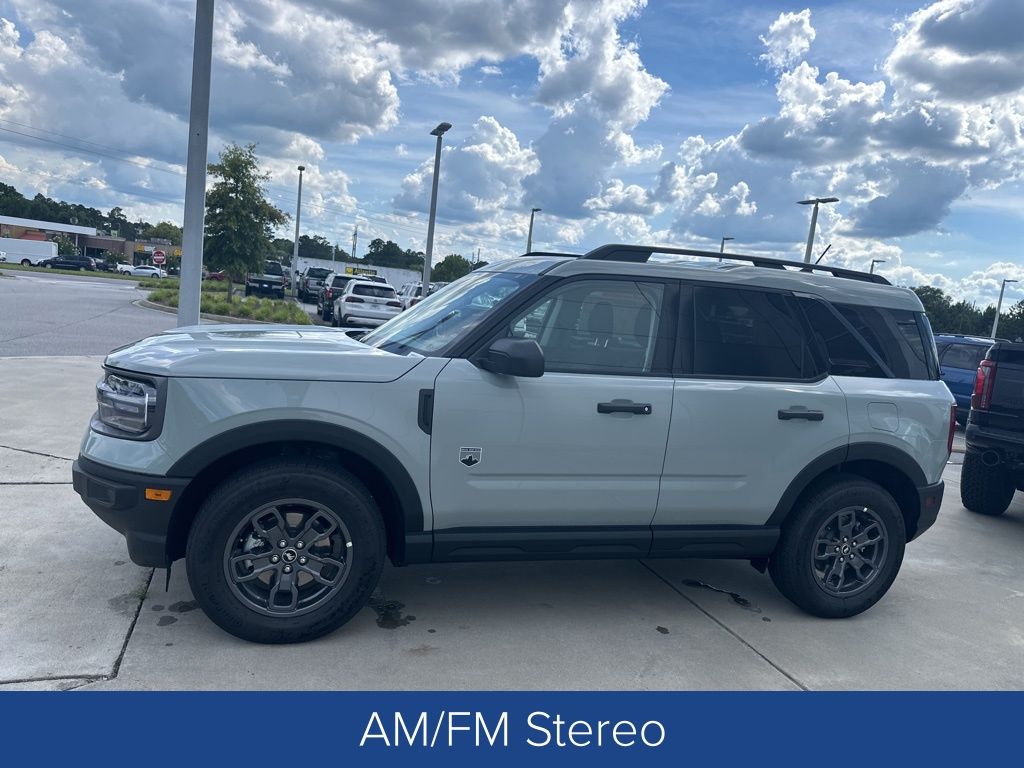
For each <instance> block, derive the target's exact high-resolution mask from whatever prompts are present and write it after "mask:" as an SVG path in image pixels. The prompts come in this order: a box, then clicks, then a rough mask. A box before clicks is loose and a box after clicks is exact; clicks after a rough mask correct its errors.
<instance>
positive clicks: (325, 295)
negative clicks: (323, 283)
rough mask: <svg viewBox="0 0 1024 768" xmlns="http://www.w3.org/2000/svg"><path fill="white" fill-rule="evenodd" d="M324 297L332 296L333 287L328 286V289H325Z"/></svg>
mask: <svg viewBox="0 0 1024 768" xmlns="http://www.w3.org/2000/svg"><path fill="white" fill-rule="evenodd" d="M324 298H325V299H329V298H331V289H330V288H328V289H327V290H326V291H324Z"/></svg>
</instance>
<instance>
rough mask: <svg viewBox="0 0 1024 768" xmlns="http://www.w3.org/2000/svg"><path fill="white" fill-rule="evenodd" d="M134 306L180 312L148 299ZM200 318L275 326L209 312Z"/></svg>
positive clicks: (138, 301)
mask: <svg viewBox="0 0 1024 768" xmlns="http://www.w3.org/2000/svg"><path fill="white" fill-rule="evenodd" d="M132 304H134V305H135V306H137V307H142V308H143V309H155V310H156V311H157V312H166V313H167V314H169V315H176V314H178V310H177V309H175V308H174V307H168V306H165V305H163V304H155V303H153V302H152V301H149V300H148V299H137V300H135V301H133V302H132ZM199 317H201V318H202V319H203V320H214V321H216V322H218V323H228V324H234V323H251V324H253V325H274V323H271V322H270V321H268V320H253V319H252V318H249V317H228V316H226V315H211V314H210V313H209V312H200V313H199Z"/></svg>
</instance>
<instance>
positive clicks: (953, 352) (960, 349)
mask: <svg viewBox="0 0 1024 768" xmlns="http://www.w3.org/2000/svg"><path fill="white" fill-rule="evenodd" d="M987 351H988V347H983V346H981V345H980V344H951V345H950V347H949V348H948V349H947V350H946V352H945V354H944V355H943V356H942V364H943V365H944V366H949V367H950V368H966V369H968V370H971V371H975V370H977V369H978V364H979V363H981V361H982V359H983V358H984V357H985V352H987Z"/></svg>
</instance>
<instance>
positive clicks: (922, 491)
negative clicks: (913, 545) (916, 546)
mask: <svg viewBox="0 0 1024 768" xmlns="http://www.w3.org/2000/svg"><path fill="white" fill-rule="evenodd" d="M945 487H946V484H945V483H944V482H942V481H941V480H940V481H939V482H937V483H935V484H934V485H925V486H922V487H920V488H918V489H917V495H918V498H919V499H920V504H919V505H918V509H919V510H920V511H919V512H918V515H917V527H916V528H915V529H914V530H912V531H908V534H909V535H908V536H907V541H913V540H914V539H916V538H917V537H918V536H920V535H921V534H922V533H924V532H925V531H927V530H928V529H929V528H931V527H932V526H933V525H935V520H936V519H937V518H938V517H939V508H940V507H941V506H942V494H943V492H944V491H945Z"/></svg>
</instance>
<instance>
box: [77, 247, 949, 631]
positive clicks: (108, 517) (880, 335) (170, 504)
mask: <svg viewBox="0 0 1024 768" xmlns="http://www.w3.org/2000/svg"><path fill="white" fill-rule="evenodd" d="M678 256H702V257H703V256H709V257H711V261H710V263H709V264H704V263H699V262H698V261H695V260H688V261H687V260H681V259H678V258H675V257H678ZM718 258H719V254H717V253H711V254H709V253H705V252H701V251H690V250H685V249H658V248H652V247H640V246H620V245H611V246H604V247H601V248H598V249H596V250H594V251H591V252H590V253H587V254H586V255H584V256H582V257H573V256H568V255H539V256H538V255H531V256H527V257H523V258H519V259H511V260H507V261H504V262H500V263H496V264H492V265H490V266H488V267H486V268H484V269H480V270H477V271H474V272H473V273H471V274H470V275H468V276H466V277H464V278H462V279H461V280H459V281H458V282H456V283H453V284H452V285H451V286H449V287H448V288H446V289H445V290H444V291H441V292H439V293H437V294H435V295H433V296H431V297H429V298H428V299H426V300H424V301H423V302H421V303H420V304H418V305H416V306H415V307H414V308H412V309H411V310H408V311H406V312H404V313H403V314H401V315H399V316H398V317H396V318H395V319H393V320H391V321H389V322H388V323H386V324H384V325H382V326H381V327H379V328H377V329H375V330H373V331H371V332H369V333H368V334H367V335H365V336H363V337H362V338H361V340H355V339H353V338H351V337H350V336H349V335H347V334H345V333H343V332H341V331H335V330H331V329H327V328H309V327H308V326H297V327H262V328H254V327H253V326H251V325H250V326H209V325H206V326H201V327H194V328H186V329H177V330H173V331H168V332H166V333H163V334H160V335H158V336H153V337H151V338H148V339H145V340H143V341H140V342H138V343H136V344H134V345H131V346H129V347H125V348H123V349H119V350H116V351H114V352H113V353H111V354H110V355H109V356H108V358H107V360H106V363H105V366H104V368H105V373H104V375H103V378H102V379H101V380H100V382H99V384H98V385H97V398H98V410H97V413H96V415H95V417H94V418H93V420H92V423H91V425H90V427H89V430H88V432H87V433H86V435H85V438H84V440H83V442H82V449H81V456H80V457H79V459H78V461H77V462H76V463H75V465H74V485H75V489H76V490H77V491H78V492H79V493H80V494H81V496H82V498H83V499H84V500H85V502H86V503H87V504H88V505H89V506H90V507H91V508H92V509H93V510H94V511H95V512H96V514H97V515H99V516H100V517H101V518H102V519H103V520H105V521H106V522H107V523H109V524H110V525H111V526H113V527H114V528H116V529H117V530H119V531H121V532H123V533H124V535H125V537H126V538H127V542H128V551H129V553H130V555H131V557H132V559H133V560H134V561H135V562H136V563H138V564H140V565H146V566H156V567H169V566H170V564H171V563H172V562H173V561H174V560H177V559H179V558H185V560H186V566H187V570H188V578H189V583H190V585H191V587H192V590H193V592H194V594H195V597H196V599H197V600H198V601H199V604H200V605H201V606H202V608H203V609H204V610H205V611H206V613H207V615H208V616H209V617H210V618H211V619H213V621H215V622H216V623H217V624H219V625H220V626H221V627H223V628H224V629H225V630H227V631H228V632H231V633H233V634H235V635H237V636H239V637H243V638H246V639H249V640H255V641H260V642H293V641H300V640H308V639H310V638H314V637H317V636H319V635H323V634H325V633H327V632H330V631H331V630H333V629H335V628H337V627H339V626H341V625H342V624H344V623H345V622H346V621H348V620H349V619H350V618H351V617H352V616H353V615H354V614H355V613H356V612H357V611H359V610H360V609H361V608H362V607H363V606H364V605H365V604H366V602H367V600H368V598H369V596H370V594H371V592H372V591H373V589H374V587H375V585H376V584H377V581H378V579H379V578H380V574H381V570H382V568H383V566H384V560H385V557H388V558H390V560H391V562H392V563H394V564H395V565H405V564H409V563H425V562H459V561H471V560H530V559H542V558H657V557H701V558H742V559H748V560H750V561H751V562H752V563H753V564H754V565H755V566H756V567H757V568H759V569H761V570H762V571H764V570H767V572H768V573H769V574H770V575H771V578H772V579H773V581H774V582H775V584H776V585H777V586H778V588H779V590H780V591H781V592H782V593H783V594H785V595H786V596H787V597H788V598H789V599H790V600H792V601H793V602H795V603H796V604H797V605H799V606H800V607H802V608H803V609H805V610H806V611H809V612H810V613H812V614H815V615H818V616H826V617H843V616H852V615H854V614H857V613H860V612H861V611H864V610H865V609H867V608H869V607H870V606H871V605H873V604H874V603H875V602H876V601H878V600H879V599H880V598H881V597H882V596H883V595H884V594H885V592H886V591H887V590H888V589H889V586H890V585H891V584H892V582H893V580H894V579H895V578H896V574H897V572H898V571H899V568H900V564H901V562H902V559H903V551H904V545H905V544H906V542H907V541H909V540H911V539H913V538H915V537H916V536H918V535H920V534H921V532H922V531H924V530H925V529H927V528H928V527H929V526H930V525H932V523H933V522H934V521H935V519H936V515H937V513H938V510H939V505H940V503H941V500H942V491H943V484H942V481H941V475H942V471H943V467H944V465H945V463H946V460H947V458H948V456H949V451H950V447H951V441H952V435H953V428H954V423H955V421H954V418H955V413H956V411H955V404H954V401H953V398H952V396H951V395H950V393H949V391H948V390H947V389H946V387H945V385H944V384H943V383H942V382H941V381H939V378H938V365H937V360H936V354H935V344H934V341H933V339H932V333H931V330H930V328H929V326H928V322H927V320H926V319H925V315H924V312H923V311H922V307H921V303H920V302H919V301H918V299H917V297H916V296H915V295H914V294H913V292H911V291H909V290H905V289H901V288H894V287H892V286H890V285H889V284H888V283H887V282H886V281H885V280H884V279H883V278H882V277H880V276H878V275H868V274H864V273H859V272H851V271H846V270H842V269H838V268H830V267H822V266H810V265H804V264H799V263H791V262H783V261H776V260H771V259H764V258H758V257H736V256H730V257H729V259H730V261H727V262H723V263H718ZM737 261H743V262H747V263H737Z"/></svg>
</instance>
